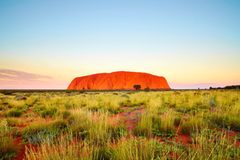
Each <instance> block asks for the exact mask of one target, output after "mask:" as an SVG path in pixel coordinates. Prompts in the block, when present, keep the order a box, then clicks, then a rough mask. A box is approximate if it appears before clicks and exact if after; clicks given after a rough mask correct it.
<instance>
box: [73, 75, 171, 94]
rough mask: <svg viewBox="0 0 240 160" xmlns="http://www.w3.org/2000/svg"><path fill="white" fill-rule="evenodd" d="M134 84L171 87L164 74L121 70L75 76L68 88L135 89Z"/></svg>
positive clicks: (145, 86)
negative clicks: (157, 74)
mask: <svg viewBox="0 0 240 160" xmlns="http://www.w3.org/2000/svg"><path fill="white" fill-rule="evenodd" d="M134 85H141V89H145V88H149V89H163V90H169V89H170V87H169V85H168V82H167V80H166V79H165V78H164V77H162V76H156V75H152V74H149V73H142V72H127V71H119V72H112V73H98V74H92V75H87V76H82V77H77V78H74V79H73V80H72V82H71V83H70V85H69V86H68V90H133V89H134V87H133V86H134Z"/></svg>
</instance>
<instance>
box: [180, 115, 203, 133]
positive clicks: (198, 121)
mask: <svg viewBox="0 0 240 160" xmlns="http://www.w3.org/2000/svg"><path fill="white" fill-rule="evenodd" d="M203 128H207V123H206V122H205V121H204V119H203V118H202V117H190V118H188V119H187V120H186V121H183V123H182V124H181V129H182V133H183V134H187V135H191V134H193V133H196V132H200V131H201V130H202V129H203Z"/></svg>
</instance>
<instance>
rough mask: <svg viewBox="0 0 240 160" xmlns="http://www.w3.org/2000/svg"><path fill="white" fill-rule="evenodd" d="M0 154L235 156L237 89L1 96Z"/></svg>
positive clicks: (239, 152) (30, 158)
mask: <svg viewBox="0 0 240 160" xmlns="http://www.w3.org/2000/svg"><path fill="white" fill-rule="evenodd" d="M0 159H1V160H7V159H19V160H20V159H26V160H78V159H80V160H82V159H83V160H88V159H90V160H91V159H92V160H95V159H96V160H101V159H102V160H110V159H112V160H152V159H158V160H165V159H180V160H182V159H184V160H185V159H201V160H205V159H216V160H219V159H224V160H226V159H234V160H235V159H240V91H239V90H231V91H230V90H214V91H207V90H203V91H200V90H199V91H167V92H85V93H79V92H52V93H51V92H42V93H39V92H32V93H20V92H16V93H11V94H0Z"/></svg>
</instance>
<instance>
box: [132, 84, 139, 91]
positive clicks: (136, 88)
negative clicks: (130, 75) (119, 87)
mask: <svg viewBox="0 0 240 160" xmlns="http://www.w3.org/2000/svg"><path fill="white" fill-rule="evenodd" d="M133 88H135V90H140V89H141V85H140V84H134V85H133Z"/></svg>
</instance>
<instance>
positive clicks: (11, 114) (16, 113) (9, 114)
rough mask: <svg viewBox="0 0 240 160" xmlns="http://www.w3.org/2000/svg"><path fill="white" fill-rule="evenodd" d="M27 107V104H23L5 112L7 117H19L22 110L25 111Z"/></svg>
mask: <svg viewBox="0 0 240 160" xmlns="http://www.w3.org/2000/svg"><path fill="white" fill-rule="evenodd" d="M27 109H28V106H27V105H23V106H21V107H14V108H12V109H10V110H9V111H8V112H7V113H6V116H7V117H20V116H21V115H22V114H23V113H24V112H26V111H27Z"/></svg>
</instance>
